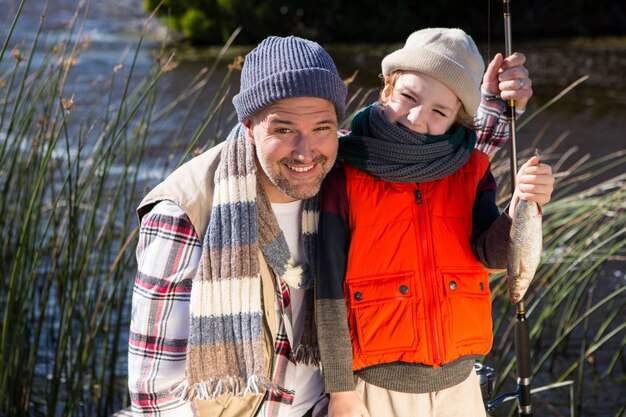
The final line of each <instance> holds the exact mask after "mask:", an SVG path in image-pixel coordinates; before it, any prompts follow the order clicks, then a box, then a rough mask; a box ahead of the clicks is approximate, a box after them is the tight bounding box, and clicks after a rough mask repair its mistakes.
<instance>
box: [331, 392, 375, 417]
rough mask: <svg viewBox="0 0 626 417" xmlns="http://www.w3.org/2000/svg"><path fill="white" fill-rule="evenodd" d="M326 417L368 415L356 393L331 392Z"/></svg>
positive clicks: (365, 416) (363, 416)
mask: <svg viewBox="0 0 626 417" xmlns="http://www.w3.org/2000/svg"><path fill="white" fill-rule="evenodd" d="M328 417H370V413H369V412H368V411H367V408H366V407H365V404H364V403H363V401H362V400H361V398H360V397H359V395H358V394H357V393H356V391H342V392H331V393H330V404H329V405H328Z"/></svg>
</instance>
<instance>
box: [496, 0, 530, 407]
mask: <svg viewBox="0 0 626 417" xmlns="http://www.w3.org/2000/svg"><path fill="white" fill-rule="evenodd" d="M502 3H503V6H504V13H503V16H504V52H505V56H507V57H508V56H511V54H512V53H513V50H512V39H511V33H512V31H511V0H502ZM507 117H508V121H509V125H510V129H511V194H513V193H514V192H515V185H516V184H517V182H516V181H517V179H516V175H517V143H516V142H517V137H516V128H515V100H512V99H511V100H508V103H507ZM516 317H517V322H516V323H515V357H516V359H517V403H518V415H519V416H520V417H532V415H533V409H532V403H531V398H530V382H531V377H532V374H531V366H530V330H529V327H528V321H527V320H526V307H525V306H524V300H523V299H522V300H520V301H519V302H518V303H517V314H516Z"/></svg>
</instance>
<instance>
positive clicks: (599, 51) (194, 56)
mask: <svg viewBox="0 0 626 417" xmlns="http://www.w3.org/2000/svg"><path fill="white" fill-rule="evenodd" d="M44 3H45V2H44V1H28V2H27V3H26V5H25V8H24V11H23V13H22V16H21V18H20V21H19V24H18V26H17V29H16V32H15V34H14V35H13V45H14V46H17V47H22V48H26V47H27V46H28V45H29V42H30V41H32V39H34V37H35V29H36V28H37V25H38V24H39V21H40V18H41V15H42V10H43V6H44ZM141 3H142V2H141V1H136V0H101V1H98V2H96V1H94V2H91V3H90V4H89V11H88V16H87V18H86V20H85V21H84V24H85V26H84V33H85V34H87V35H88V37H89V38H90V42H91V45H90V47H89V48H88V49H87V51H86V52H85V53H83V55H82V56H81V62H80V65H78V66H77V67H76V71H77V72H75V73H74V75H73V76H74V80H73V81H74V83H73V84H72V86H73V87H72V88H73V90H72V91H73V92H74V93H75V94H76V99H75V101H76V102H77V103H80V102H81V101H83V102H85V103H86V102H89V101H91V100H92V99H91V98H90V97H89V95H90V93H91V91H92V90H91V89H90V88H89V85H90V81H92V80H99V79H104V78H106V77H107V76H108V75H109V74H110V72H111V71H112V69H113V68H114V67H115V66H116V65H117V64H118V63H127V62H128V60H129V58H128V56H129V54H128V53H127V52H128V49H129V46H130V48H134V46H135V44H136V42H137V39H138V37H139V34H140V32H141V30H142V27H143V25H144V23H145V20H146V14H145V13H144V12H143V11H142V10H141ZM18 4H19V1H18V0H0V10H2V11H3V13H2V17H1V18H0V33H2V34H5V33H6V30H7V28H8V25H9V24H10V19H12V17H13V16H14V14H15V11H16V8H17V5H18ZM47 4H48V7H47V11H46V12H45V19H46V20H45V24H44V28H45V34H46V38H47V39H49V42H50V43H53V42H54V40H55V37H58V36H61V35H62V34H63V33H64V32H65V24H66V23H67V22H68V21H69V20H70V19H71V17H72V16H73V14H74V13H75V11H76V7H77V5H78V4H79V2H78V1H71V0H50V1H48V2H47ZM166 35H167V32H166V31H165V30H164V29H163V28H162V27H161V26H160V25H159V24H151V25H149V28H148V31H147V35H146V40H145V45H144V47H143V49H142V50H141V52H140V53H139V56H138V61H137V64H136V65H137V69H136V71H137V73H139V74H141V73H145V72H147V71H148V70H149V68H150V67H151V66H152V64H153V62H154V56H155V54H156V51H157V50H158V49H159V47H160V45H161V40H162V39H163V38H164V37H165V36H166ZM1 41H2V42H4V38H3V39H2V40H1ZM397 46H398V45H380V46H371V45H366V46H341V45H335V46H329V47H328V50H329V52H330V53H331V55H333V58H334V59H335V61H336V62H337V65H338V67H339V70H340V73H341V75H342V76H343V77H344V78H347V77H349V76H351V75H352V74H353V73H354V71H356V70H358V75H357V77H356V79H355V81H354V82H353V84H352V85H351V91H353V92H354V91H356V90H357V89H358V88H362V89H364V90H365V91H375V90H376V89H377V88H378V87H379V82H378V78H377V76H378V73H379V71H380V70H379V69H380V60H381V58H382V57H383V56H384V55H385V54H386V53H387V52H389V51H391V50H392V49H394V48H396V47H397ZM479 46H480V49H481V51H482V52H483V55H484V56H487V54H488V53H490V54H491V55H493V54H494V53H495V52H497V51H498V50H500V47H499V44H498V43H496V41H494V40H492V41H491V44H486V43H485V44H480V45H479ZM515 49H516V50H520V51H522V52H524V53H525V54H526V55H527V58H528V60H527V67H529V68H530V70H531V75H532V79H533V89H534V91H535V95H534V98H533V100H532V101H531V103H530V105H529V108H528V110H527V113H526V115H529V114H531V113H532V112H533V111H534V110H535V109H537V108H539V107H540V106H541V105H543V104H544V103H546V102H547V101H548V100H550V99H551V98H552V97H554V96H555V95H556V94H557V93H559V92H560V91H561V90H563V89H564V88H565V87H567V86H568V85H569V84H571V83H572V82H574V81H576V80H577V79H579V78H580V77H583V76H589V78H588V79H587V80H586V81H584V82H583V83H582V84H580V85H579V86H577V87H576V88H575V89H574V90H572V91H570V92H569V93H568V94H566V95H565V96H564V97H563V98H562V99H561V100H560V101H559V102H558V103H557V104H556V105H554V106H552V107H550V108H549V109H548V110H546V111H544V112H543V113H541V114H540V115H539V116H537V117H536V118H535V119H534V120H533V121H532V123H529V124H528V125H527V126H526V127H524V128H523V129H522V130H520V132H519V134H518V143H519V146H520V147H521V148H523V147H526V146H531V144H534V143H538V145H537V146H538V147H540V148H542V147H543V148H548V147H550V145H551V144H552V143H553V142H554V141H555V140H556V139H557V138H559V137H563V136H564V139H563V142H562V143H561V145H559V147H560V149H563V150H565V149H569V148H573V147H575V148H576V149H577V151H576V152H575V153H574V154H573V157H572V158H574V159H576V158H581V157H582V156H583V155H584V154H586V153H589V154H590V155H591V156H592V157H594V156H600V155H606V154H608V153H611V152H615V151H618V150H622V149H626V134H625V132H626V37H624V38H613V39H601V40H594V41H591V40H583V39H568V40H559V41H533V42H524V43H518V44H516V48H515ZM246 50H247V49H246V48H245V47H241V48H233V49H232V51H230V54H231V55H229V57H227V59H225V63H226V62H228V60H229V59H230V58H232V56H234V55H235V54H237V53H241V54H243V53H245V52H246ZM131 55H132V54H131ZM214 56H215V50H214V49H210V48H207V49H189V48H185V49H184V50H181V53H180V54H179V65H178V67H177V68H176V69H174V70H173V71H172V73H171V74H169V76H168V77H167V84H166V85H165V87H164V89H163V94H164V97H163V98H162V99H163V102H167V101H168V95H170V99H171V98H173V97H174V96H175V95H176V94H177V92H178V91H179V90H180V89H181V88H182V87H183V86H185V85H187V83H188V81H189V80H190V79H191V78H193V76H194V75H195V74H197V72H198V71H199V70H200V69H201V68H203V67H205V66H207V65H209V64H210V61H211V59H213V58H214ZM225 63H224V64H223V65H221V66H220V67H219V71H221V72H225V65H226V64H225ZM215 79H217V80H220V79H221V78H220V77H219V76H218V77H216V78H215ZM233 89H234V90H236V89H237V80H236V79H235V80H233ZM373 97H374V95H372V96H371V98H372V99H373ZM202 113H203V111H202V108H201V106H199V108H198V110H197V113H192V115H191V120H190V123H189V126H190V127H189V129H190V132H191V131H192V130H193V124H194V123H193V122H194V120H199V119H200V117H201V115H202ZM182 117H183V111H182V110H181V112H180V114H177V113H176V111H175V112H174V114H173V116H172V120H180V119H181V118H182ZM176 127H177V126H176V125H174V124H173V125H172V126H171V128H170V131H174V130H175V129H176ZM167 132H168V129H167V126H166V127H165V130H164V133H163V135H162V136H159V137H154V138H153V139H152V143H151V144H150V149H149V151H148V152H149V155H150V158H149V159H148V160H147V162H146V166H145V167H144V172H143V178H144V180H145V181H146V182H148V183H154V182H155V181H157V180H158V179H159V178H161V177H162V176H163V175H164V170H162V169H159V166H163V163H162V162H163V160H164V158H166V155H164V154H163V149H167V145H168V133H167ZM210 139H211V135H210V132H208V133H206V138H203V139H201V141H200V142H201V143H202V141H203V140H204V142H208V141H209V140H210ZM533 146H534V145H533ZM168 169H169V168H168ZM624 170H625V168H624V167H618V168H617V169H616V170H614V171H613V173H617V172H624ZM129 209H130V208H129ZM625 270H626V266H625V263H624V261H617V262H613V263H611V265H610V267H609V268H607V270H606V271H604V272H603V275H604V276H605V277H606V279H607V281H609V280H610V284H611V285H612V286H615V285H624V284H626V281H625V278H624V272H625ZM613 387H615V388H613ZM623 388H624V383H623V382H621V383H615V384H608V385H607V386H606V387H603V388H602V391H603V393H602V395H601V398H602V399H601V400H600V401H601V402H602V403H603V407H600V409H601V410H600V411H598V412H595V411H594V410H593V408H589V409H584V408H583V415H598V416H600V415H607V416H608V415H614V414H613V413H611V414H609V410H617V409H618V408H619V407H621V406H622V405H623V404H624V400H623V394H624V393H623V392H620V391H621V390H622V389H623ZM565 397H566V394H563V395H562V398H565ZM607 402H608V404H607ZM547 414H548V412H546V415H547ZM564 415H567V413H565V414H564Z"/></svg>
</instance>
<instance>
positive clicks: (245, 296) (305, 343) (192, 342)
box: [180, 124, 319, 400]
mask: <svg viewBox="0 0 626 417" xmlns="http://www.w3.org/2000/svg"><path fill="white" fill-rule="evenodd" d="M318 215H319V207H318V198H317V196H316V197H314V198H311V199H308V200H305V201H304V204H303V214H302V233H303V237H302V238H303V242H304V249H305V253H306V255H307V264H306V265H304V266H297V265H295V263H294V261H293V258H292V257H291V255H290V253H289V248H288V246H287V241H286V240H285V237H284V235H283V233H282V231H281V229H280V227H279V226H278V223H277V221H276V217H275V215H274V213H273V211H272V208H271V204H270V202H269V199H268V197H267V195H266V193H265V191H264V190H263V187H262V186H261V185H260V183H259V181H258V178H257V175H256V165H255V149H254V147H253V145H252V144H251V143H250V141H249V140H247V139H246V138H245V133H244V130H243V128H242V126H241V124H238V126H237V127H235V128H234V129H233V130H232V131H231V133H230V134H229V136H228V138H227V139H226V144H225V146H224V148H223V150H222V154H221V159H220V163H219V165H218V168H217V171H216V173H215V189H214V193H213V208H212V211H211V218H210V220H209V225H208V227H207V230H206V234H205V237H204V241H203V246H202V259H201V264H200V267H199V268H198V273H197V274H196V276H195V277H194V279H193V283H192V289H191V302H190V310H191V319H190V324H189V325H190V329H189V341H188V346H187V380H186V381H185V382H184V383H183V385H182V386H181V387H180V389H181V390H182V394H181V396H182V397H183V398H185V399H187V400H191V399H195V398H198V399H214V398H215V397H217V396H219V395H223V394H227V393H231V394H233V395H246V394H257V395H260V394H263V393H264V392H265V391H266V390H268V389H273V390H281V389H283V388H282V387H281V381H283V380H284V378H282V376H281V375H280V372H281V370H280V369H278V370H277V372H278V373H279V375H274V378H273V381H272V379H271V377H270V376H267V375H264V365H265V364H264V355H263V344H264V343H265V342H264V340H265V335H264V324H263V321H264V313H263V302H262V297H261V294H262V288H261V275H260V266H259V250H261V252H262V253H263V257H264V258H265V260H266V261H267V263H268V265H269V267H270V268H271V269H272V270H273V271H274V273H275V274H276V275H277V278H276V279H277V281H278V282H279V283H280V282H286V283H288V284H289V285H290V286H291V287H296V288H306V289H308V290H307V296H306V297H305V300H306V301H305V306H303V308H306V314H305V329H304V332H303V336H302V340H301V342H300V345H299V346H298V347H297V348H296V349H289V350H288V352H290V354H291V355H292V358H291V359H290V360H294V361H298V362H304V363H314V364H317V363H318V362H319V352H318V349H317V337H316V332H315V325H314V321H313V309H312V308H311V304H306V303H307V302H310V300H311V299H312V298H313V297H312V292H313V289H312V284H313V280H314V270H313V266H314V265H315V258H314V255H315V249H316V246H315V244H316V236H317V219H318ZM278 287H279V289H278V290H277V291H280V285H279V286H278ZM308 293H310V294H308ZM266 301H267V300H266ZM280 319H282V317H281V318H279V320H280ZM279 336H280V335H279ZM277 339H278V337H277ZM282 349H283V350H284V348H282Z"/></svg>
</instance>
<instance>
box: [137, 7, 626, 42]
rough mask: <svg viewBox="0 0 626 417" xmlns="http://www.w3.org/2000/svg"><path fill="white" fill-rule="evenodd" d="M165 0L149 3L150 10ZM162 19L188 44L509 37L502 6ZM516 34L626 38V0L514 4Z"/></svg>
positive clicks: (178, 11) (215, 13) (179, 10)
mask: <svg viewBox="0 0 626 417" xmlns="http://www.w3.org/2000/svg"><path fill="white" fill-rule="evenodd" d="M159 3H161V1H160V0H144V7H145V9H146V10H148V11H152V10H154V8H156V7H157V5H158V4H159ZM162 3H163V5H162V6H161V8H160V10H159V15H160V16H161V17H162V18H163V20H164V21H165V22H167V23H168V25H169V26H170V27H171V28H172V29H174V30H175V31H177V32H180V33H182V34H183V35H184V36H185V38H186V39H188V40H189V41H191V42H193V43H198V44H202V43H204V44H223V43H224V42H225V41H226V40H227V38H228V36H229V35H230V34H231V33H232V32H233V31H234V30H235V29H236V28H237V27H239V26H241V27H242V32H241V34H240V35H239V37H238V41H239V42H242V43H257V42H259V41H260V40H262V39H263V38H265V37H266V36H268V35H270V34H271V35H282V36H285V35H297V36H302V37H305V38H308V39H312V40H316V41H318V42H322V43H363V42H364V43H369V42H402V41H403V40H404V39H405V38H406V36H407V35H408V34H409V33H411V32H412V31H414V30H416V29H419V28H423V27H429V26H430V27H432V26H445V27H461V28H463V29H464V30H466V31H467V32H468V33H470V34H471V35H472V36H473V37H475V38H476V39H477V40H479V39H487V37H489V36H494V37H495V36H501V35H502V30H503V29H502V26H503V24H502V3H501V2H499V1H494V2H492V1H490V0H488V1H480V2H466V1H462V0H443V1H441V2H436V3H435V2H432V3H431V2H419V3H418V2H415V3H410V2H409V3H407V2H381V1H378V0H359V1H358V2H357V1H351V0H343V1H339V0H319V1H316V2H304V1H297V0H265V1H263V2H255V1H252V0H164V1H162ZM511 8H512V14H513V25H514V28H515V34H516V37H522V38H537V37H560V36H570V37H571V36H599V35H625V34H626V2H624V1H623V0H572V1H568V2H546V1H543V0H526V1H524V2H516V1H512V2H511Z"/></svg>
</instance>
